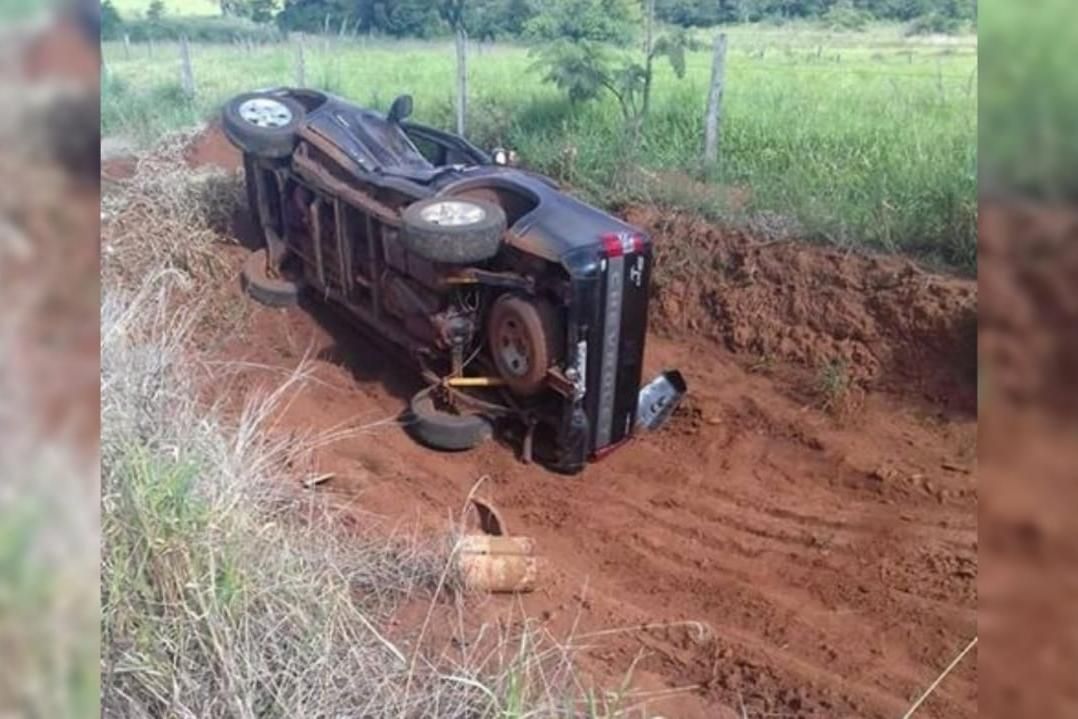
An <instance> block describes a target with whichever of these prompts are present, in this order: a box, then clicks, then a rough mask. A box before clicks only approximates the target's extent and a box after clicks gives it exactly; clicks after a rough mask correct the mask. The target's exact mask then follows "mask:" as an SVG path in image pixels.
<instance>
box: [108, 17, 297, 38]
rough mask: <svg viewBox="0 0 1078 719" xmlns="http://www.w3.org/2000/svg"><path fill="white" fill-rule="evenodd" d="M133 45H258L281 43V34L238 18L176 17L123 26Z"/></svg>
mask: <svg viewBox="0 0 1078 719" xmlns="http://www.w3.org/2000/svg"><path fill="white" fill-rule="evenodd" d="M124 31H125V32H126V33H127V34H128V35H130V36H131V40H132V41H133V42H146V41H148V40H179V39H180V38H181V37H187V39H188V40H190V41H191V42H207V43H213V42H216V43H230V42H235V41H236V40H244V41H250V42H256V43H269V42H279V41H280V40H281V39H282V36H281V32H280V31H279V30H278V29H277V28H275V27H273V26H272V25H262V24H259V23H256V22H254V21H253V20H248V19H246V18H238V17H229V16H223V17H177V16H171V15H165V16H163V17H161V18H159V19H157V20H152V19H149V18H138V19H134V20H129V21H127V22H126V23H125V24H124Z"/></svg>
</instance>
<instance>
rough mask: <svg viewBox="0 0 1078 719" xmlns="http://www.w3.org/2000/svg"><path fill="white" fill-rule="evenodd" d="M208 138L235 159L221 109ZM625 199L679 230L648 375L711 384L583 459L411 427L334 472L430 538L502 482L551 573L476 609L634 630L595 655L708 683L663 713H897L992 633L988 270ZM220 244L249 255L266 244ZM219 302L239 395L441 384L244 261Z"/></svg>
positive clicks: (633, 213) (214, 150)
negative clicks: (472, 495)
mask: <svg viewBox="0 0 1078 719" xmlns="http://www.w3.org/2000/svg"><path fill="white" fill-rule="evenodd" d="M187 157H188V159H189V161H191V162H192V163H194V164H207V163H209V164H215V165H218V166H222V167H226V168H229V169H231V168H235V167H237V165H238V157H236V156H235V153H234V151H232V150H231V148H230V147H229V146H228V145H227V143H226V142H224V141H223V138H221V137H220V135H219V133H217V132H216V131H210V132H209V133H208V134H206V135H204V136H203V137H201V138H199V139H198V140H197V141H196V142H195V143H194V145H193V146H192V147H191V148H190V150H189V152H188V154H187ZM620 214H621V215H622V216H624V217H625V218H626V219H628V220H629V221H630V222H632V223H634V224H636V225H638V226H640V227H642V228H643V229H645V230H646V231H648V232H649V233H651V235H652V236H653V238H654V240H655V244H656V246H657V248H658V265H657V270H656V287H655V292H656V295H655V299H654V301H653V304H652V307H653V313H652V317H651V318H650V322H651V328H652V330H651V336H650V338H649V344H648V350H647V372H648V374H649V376H650V375H651V374H653V373H655V372H657V371H659V370H661V369H665V368H670V367H677V368H679V369H680V370H681V371H682V372H683V374H684V375H685V377H686V379H687V380H688V383H689V391H690V394H689V396H688V397H687V399H686V401H685V402H684V403H683V405H682V406H681V407H680V408H679V410H678V411H677V413H676V414H675V416H674V417H673V419H672V420H671V422H670V423H669V424H668V425H667V426H666V427H665V428H663V429H662V430H661V431H659V432H657V433H653V434H650V435H646V436H643V437H640V438H638V439H637V440H634V441H633V442H632V443H630V444H629V445H628V446H626V447H625V448H623V449H621V450H619V451H618V452H615V453H614V454H613V455H611V456H610V457H609V458H607V459H605V460H604V461H603V462H601V463H599V464H595V465H592V466H590V467H589V468H588V469H587V470H585V471H584V472H583V473H582V474H581V475H579V476H575V477H564V476H559V475H555V474H552V473H550V472H547V471H545V470H543V469H542V468H540V467H537V466H534V465H525V464H522V463H521V462H520V461H519V460H518V459H517V457H516V456H514V453H513V450H512V449H511V448H509V447H507V446H504V445H502V444H499V443H489V444H487V445H485V446H483V447H481V448H479V449H477V450H475V451H472V452H468V453H462V454H439V453H435V452H433V451H430V450H427V449H424V448H422V447H420V446H418V445H417V444H416V443H415V442H413V441H412V440H411V439H410V438H409V437H408V436H407V434H406V433H405V432H404V430H403V429H402V428H401V427H400V426H399V425H398V424H395V423H392V422H390V423H386V424H382V425H379V426H378V427H376V428H372V429H370V430H369V434H366V435H363V436H359V437H356V438H353V439H349V440H347V441H342V442H338V443H335V444H332V445H330V446H326V447H324V448H321V449H320V450H318V454H317V456H316V461H317V465H318V466H317V471H318V472H332V473H333V474H334V475H335V479H334V480H333V481H332V482H330V483H328V484H327V485H326V488H327V491H333V492H337V493H340V494H341V495H343V496H346V497H347V498H348V501H349V502H350V503H352V506H354V507H355V511H356V512H357V516H360V515H361V516H363V517H368V516H370V515H371V514H373V515H378V516H380V517H381V518H382V519H384V520H385V521H387V523H388V524H389V525H401V526H416V527H419V528H420V531H429V532H431V533H432V534H434V533H437V532H444V531H445V530H446V528H447V526H448V525H447V516H448V515H449V514H450V513H455V512H458V511H459V509H460V507H461V504H462V502H463V500H464V497H465V496H466V495H467V494H468V491H469V489H470V488H471V487H472V486H473V484H474V483H475V482H476V480H477V479H478V478H479V477H486V478H487V479H486V480H485V484H484V486H483V493H484V494H485V495H486V496H488V497H490V498H491V499H493V500H494V501H495V502H496V504H497V506H498V507H499V508H500V509H501V512H502V514H503V515H504V516H505V518H506V521H507V522H508V523H509V525H510V527H511V528H512V530H513V531H514V532H516V533H520V534H526V535H528V536H531V537H533V538H534V539H535V541H536V544H537V546H538V548H539V551H540V552H541V553H542V554H543V555H544V556H545V557H546V558H547V559H548V562H549V566H550V571H549V573H548V575H547V576H546V577H545V578H544V580H543V581H542V583H541V586H540V588H539V589H538V590H537V591H536V592H534V593H532V594H529V595H525V596H518V597H500V596H494V597H489V598H482V599H480V600H477V602H476V604H475V606H474V607H473V608H472V611H473V613H474V615H475V618H476V620H477V621H478V620H488V621H489V620H501V621H503V622H512V621H516V620H519V618H520V617H521V615H522V614H526V615H527V616H530V617H533V618H535V619H536V620H538V621H541V622H543V623H544V624H545V625H546V627H547V628H549V629H550V631H551V632H552V633H553V634H554V635H555V636H559V635H561V636H565V635H568V634H569V633H570V632H571V631H575V632H577V633H588V632H596V631H600V630H606V629H616V630H618V631H616V632H611V633H608V634H604V635H603V636H602V637H601V638H596V639H595V640H593V641H589V642H588V644H589V647H590V648H589V649H587V650H585V651H584V652H583V653H582V655H581V664H582V666H583V668H584V669H586V670H588V671H590V672H591V673H593V674H594V675H595V676H596V677H597V678H599V679H600V680H606V681H610V682H616V681H618V680H619V679H620V678H621V677H623V676H624V673H625V672H626V671H627V670H628V669H629V667H630V666H632V665H634V663H635V669H634V673H633V677H634V681H635V683H636V685H637V686H639V687H641V688H643V689H645V690H652V691H656V692H658V691H662V690H669V689H677V688H687V689H686V690H685V691H683V692H679V693H676V694H673V695H671V696H669V697H664V698H662V699H656V700H655V701H654V702H653V703H652V704H651V705H650V709H651V711H652V712H653V713H655V714H662V715H664V716H668V717H685V718H690V717H727V716H728V717H736V716H741V714H742V711H744V714H745V715H747V716H750V717H756V716H790V717H894V716H901V715H902V713H903V712H904V711H905V710H906V709H907V708H908V707H909V706H910V704H911V703H912V701H913V700H914V699H915V698H916V697H917V696H918V695H919V694H920V692H921V691H922V690H923V689H924V688H925V687H926V686H927V685H928V684H929V683H930V682H931V681H932V680H933V679H934V678H935V677H936V676H937V675H938V674H939V672H940V671H941V670H942V669H943V668H944V667H946V666H947V664H948V663H949V662H950V661H951V660H952V659H953V658H954V657H955V655H956V654H957V653H958V652H959V651H960V650H961V649H962V648H963V647H964V646H965V645H966V644H967V643H968V642H969V640H970V639H971V638H972V637H973V636H974V635H976V633H977V573H978V567H977V502H978V499H977V497H978V491H977V484H978V482H977V466H976V436H977V421H976V311H977V307H976V305H977V287H976V283H975V281H973V280H969V279H962V278H955V277H949V276H943V275H938V274H933V273H930V272H927V271H925V270H923V269H921V268H919V267H917V266H915V265H914V264H913V263H911V262H909V261H908V260H905V259H902V258H895V257H885V256H869V255H861V254H854V253H848V252H843V251H839V250H836V249H832V248H828V247H820V246H813V245H806V244H801V243H796V242H781V243H774V242H767V241H762V240H759V239H757V238H754V237H753V236H751V235H750V234H748V233H746V232H743V231H739V230H734V229H728V228H723V227H719V226H715V225H712V224H708V223H706V222H704V221H702V220H700V219H699V218H696V217H694V216H692V215H688V214H682V213H678V212H674V211H670V210H663V209H658V208H654V207H645V206H630V207H625V208H622V209H621V211H620ZM221 252H222V256H223V258H224V259H225V260H226V261H227V262H228V263H229V266H231V267H232V269H233V271H234V272H235V273H236V275H237V276H238V272H239V268H240V265H241V263H242V260H243V257H244V254H245V253H244V251H243V250H242V249H240V248H238V247H222V249H221ZM223 301H225V302H227V303H229V306H228V307H227V308H222V311H221V312H220V313H218V314H219V317H220V326H219V327H208V328H205V329H204V331H203V333H202V335H201V342H202V343H203V345H204V349H206V351H207V352H209V353H210V355H211V356H213V357H214V358H215V359H220V360H235V361H239V362H243V363H247V364H246V366H247V367H249V369H246V370H243V371H242V373H241V376H240V378H239V381H238V384H237V385H236V386H235V389H236V390H239V391H243V390H247V389H255V388H257V387H260V386H269V385H273V384H275V383H279V382H280V378H281V372H282V371H288V370H291V369H292V368H294V367H295V366H296V365H297V364H298V363H299V362H301V361H303V360H304V359H307V360H308V361H310V362H311V363H312V376H313V380H314V381H312V382H310V383H308V384H307V386H306V388H305V389H304V390H303V391H302V393H300V394H299V395H298V396H297V397H296V398H295V400H294V401H293V402H292V403H291V404H290V406H289V407H288V408H287V410H286V412H285V413H284V415H283V416H282V417H281V418H280V426H281V427H282V428H283V429H285V430H286V431H288V430H295V431H297V432H306V431H312V430H314V431H318V430H329V429H331V428H339V427H345V426H358V425H362V424H364V423H368V422H375V421H377V420H384V419H389V418H394V417H396V416H397V415H398V414H399V413H400V412H401V410H402V409H403V408H404V406H405V402H406V400H407V397H408V396H409V395H410V394H411V393H412V392H413V391H414V390H415V389H417V388H418V384H419V381H418V377H417V376H416V375H415V373H414V372H410V371H408V370H407V369H406V368H404V367H402V366H401V363H400V362H399V361H398V359H397V358H395V357H394V356H392V355H391V354H389V353H387V352H385V351H384V350H383V349H382V348H381V347H380V346H379V345H378V344H376V343H374V342H372V341H371V340H370V339H369V338H366V337H364V336H363V335H361V334H359V333H358V332H356V331H354V330H352V329H350V328H349V327H348V326H347V325H346V324H344V323H343V322H341V321H340V320H339V319H338V318H337V317H336V316H335V315H334V314H333V313H332V312H330V311H327V310H325V309H322V308H319V307H318V306H317V305H307V306H304V307H302V308H296V309H289V310H272V309H267V308H263V307H258V306H255V305H251V304H249V303H247V304H245V303H246V301H245V300H244V298H243V297H242V296H241V293H240V291H239V283H238V281H237V282H235V283H232V286H230V287H229V288H228V290H227V294H226V296H225V297H223ZM824 378H830V380H831V381H830V382H825V381H823V379H824ZM836 400H837V401H836ZM402 621H404V622H406V621H407V619H404V618H402ZM977 693H978V690H977V661H976V654H975V653H974V654H973V655H971V656H969V657H967V658H966V659H965V661H964V662H963V663H962V664H961V665H960V666H959V667H958V668H957V669H956V670H955V671H954V672H953V673H952V674H951V675H950V676H949V677H948V678H947V680H946V681H945V682H944V683H943V684H942V685H941V686H940V687H939V688H938V689H937V690H936V692H935V693H934V694H933V696H932V697H931V698H930V699H929V700H928V701H927V702H926V703H925V704H924V705H923V706H922V707H921V709H920V710H919V715H920V716H925V717H941V718H942V717H947V718H948V719H954V718H961V717H974V716H976V715H977ZM742 707H743V708H744V709H743V710H742Z"/></svg>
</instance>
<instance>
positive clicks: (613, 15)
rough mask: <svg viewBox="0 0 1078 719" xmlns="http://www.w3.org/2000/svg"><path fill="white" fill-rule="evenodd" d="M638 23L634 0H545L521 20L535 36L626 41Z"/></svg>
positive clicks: (637, 8)
mask: <svg viewBox="0 0 1078 719" xmlns="http://www.w3.org/2000/svg"><path fill="white" fill-rule="evenodd" d="M639 27H640V5H639V3H638V2H634V0H549V1H548V2H546V3H544V4H543V8H542V10H540V11H539V12H538V13H537V14H536V15H535V16H534V17H532V18H531V19H530V20H528V21H527V22H526V23H525V24H524V33H525V35H527V36H528V37H530V38H532V39H535V40H545V41H558V40H569V41H572V42H582V41H588V42H611V43H623V44H625V43H629V42H631V41H632V39H633V38H634V37H635V36H636V35H637V32H638V28H639Z"/></svg>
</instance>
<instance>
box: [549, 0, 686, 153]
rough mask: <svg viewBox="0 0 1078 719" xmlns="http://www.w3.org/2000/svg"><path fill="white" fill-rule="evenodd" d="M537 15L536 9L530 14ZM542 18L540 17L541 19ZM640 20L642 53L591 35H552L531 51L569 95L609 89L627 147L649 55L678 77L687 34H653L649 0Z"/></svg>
mask: <svg viewBox="0 0 1078 719" xmlns="http://www.w3.org/2000/svg"><path fill="white" fill-rule="evenodd" d="M600 3H601V0H592V1H591V3H590V4H591V6H592V8H594V6H597V5H599V4H600ZM572 4H573V5H575V6H577V7H578V8H579V9H590V8H582V7H581V6H582V5H586V4H588V3H584V2H580V0H573V2H572ZM541 17H542V14H540V16H537V18H536V19H537V20H538V19H540V18H541ZM637 17H639V14H638V15H637ZM546 19H547V18H543V20H544V21H545V20H546ZM554 26H556V25H555V24H553V23H550V24H547V25H543V27H554ZM583 26H584V27H588V26H589V25H587V24H584V25H583ZM643 26H644V51H643V57H642V58H640V57H634V56H633V54H630V53H626V52H623V51H622V52H619V51H617V50H615V49H613V48H611V47H609V46H607V45H604V44H603V43H602V42H600V41H599V40H598V39H595V37H583V38H580V39H575V40H574V39H572V38H571V37H570V38H562V39H556V40H553V41H551V42H548V43H547V44H545V45H543V46H540V47H539V48H537V49H536V50H534V51H533V53H534V54H535V56H536V57H537V61H536V62H535V64H534V65H533V68H535V69H538V70H541V71H543V72H544V76H543V79H544V81H545V82H550V83H553V84H554V85H555V86H557V87H558V88H559V89H560V90H562V91H564V92H565V93H566V94H567V95H568V96H569V100H570V101H572V102H582V101H584V100H590V99H593V98H595V97H598V96H599V95H600V94H602V93H603V92H608V93H610V94H611V95H612V96H613V97H614V98H615V99H616V100H617V102H618V106H619V108H620V109H621V114H622V119H623V120H624V121H625V127H626V129H627V130H628V132H629V140H630V142H631V144H632V146H633V147H635V146H636V145H637V144H638V143H639V139H640V131H641V130H642V129H643V125H644V122H645V121H646V120H647V117H648V114H649V112H650V108H651V87H652V79H653V77H654V71H655V61H656V60H657V59H659V58H662V57H665V58H667V60H669V62H670V65H671V67H672V68H673V69H674V74H675V75H677V76H678V77H679V78H680V77H684V75H685V50H686V48H687V47H688V46H689V45H690V41H689V37H688V35H687V34H686V33H685V32H684V31H683V30H677V31H674V32H670V33H667V34H666V35H663V36H661V37H659V38H655V36H654V29H655V0H644V13H643ZM533 27H534V26H533ZM590 27H592V28H593V30H592V32H594V34H595V35H597V36H599V37H603V36H604V35H605V34H606V33H608V32H609V31H610V27H609V26H607V25H604V24H603V23H601V22H599V23H595V24H594V25H590Z"/></svg>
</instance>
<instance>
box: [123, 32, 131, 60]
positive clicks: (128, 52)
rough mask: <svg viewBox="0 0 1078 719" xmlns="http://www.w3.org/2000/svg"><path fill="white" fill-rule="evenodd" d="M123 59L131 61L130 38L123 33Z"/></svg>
mask: <svg viewBox="0 0 1078 719" xmlns="http://www.w3.org/2000/svg"><path fill="white" fill-rule="evenodd" d="M124 59H125V60H130V59H131V36H130V35H128V34H127V33H126V32H125V33H124Z"/></svg>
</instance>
